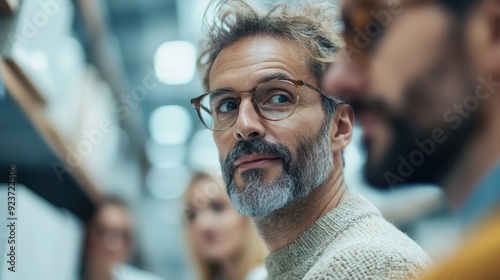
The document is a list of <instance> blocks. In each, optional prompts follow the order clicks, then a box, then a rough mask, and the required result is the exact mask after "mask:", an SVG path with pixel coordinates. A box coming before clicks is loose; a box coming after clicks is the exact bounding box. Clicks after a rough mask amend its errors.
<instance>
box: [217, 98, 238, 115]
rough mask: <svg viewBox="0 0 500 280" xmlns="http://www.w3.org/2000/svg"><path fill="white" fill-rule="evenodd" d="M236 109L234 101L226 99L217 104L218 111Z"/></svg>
mask: <svg viewBox="0 0 500 280" xmlns="http://www.w3.org/2000/svg"><path fill="white" fill-rule="evenodd" d="M237 109H238V104H236V102H235V101H226V102H223V103H221V104H220V105H219V112H220V113H227V112H229V111H232V110H237Z"/></svg>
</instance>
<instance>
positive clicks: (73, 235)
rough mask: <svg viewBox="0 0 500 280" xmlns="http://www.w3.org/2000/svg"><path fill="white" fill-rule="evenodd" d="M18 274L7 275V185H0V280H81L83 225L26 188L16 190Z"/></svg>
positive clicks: (19, 186)
mask: <svg viewBox="0 0 500 280" xmlns="http://www.w3.org/2000/svg"><path fill="white" fill-rule="evenodd" d="M16 200H17V201H16V213H15V214H16V216H17V221H16V235H15V237H16V272H15V273H13V272H11V271H8V266H9V264H7V253H8V252H7V249H8V246H9V247H10V245H9V244H7V239H8V237H9V232H8V230H9V229H8V228H7V226H6V224H8V220H7V214H8V211H7V206H8V205H7V185H6V184H0V279H2V280H34V279H37V280H72V279H77V278H78V272H79V265H80V254H81V244H82V240H83V225H82V224H81V223H80V220H79V219H78V218H76V216H74V215H73V214H72V213H70V212H68V211H66V210H64V209H59V208H56V207H54V206H53V205H51V204H50V203H48V202H47V201H45V200H44V199H43V198H41V197H40V196H38V195H37V194H35V193H33V192H32V191H31V190H30V189H28V188H26V187H25V186H23V185H17V186H16Z"/></svg>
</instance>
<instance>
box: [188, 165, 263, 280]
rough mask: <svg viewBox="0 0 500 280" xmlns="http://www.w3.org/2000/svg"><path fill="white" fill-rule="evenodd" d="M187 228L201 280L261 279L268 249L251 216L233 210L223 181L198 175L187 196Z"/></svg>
mask: <svg viewBox="0 0 500 280" xmlns="http://www.w3.org/2000/svg"><path fill="white" fill-rule="evenodd" d="M185 205H186V229H187V233H188V234H187V235H188V243H189V246H190V249H191V252H192V257H193V259H194V262H195V266H196V268H197V270H198V276H199V279H201V280H213V279H224V280H243V279H245V280H261V279H265V278H266V271H265V268H264V266H263V262H264V258H265V255H266V249H265V246H264V243H263V241H262V240H261V239H260V237H259V236H258V234H257V231H256V229H255V227H254V225H253V223H252V220H251V219H250V218H248V217H243V216H240V215H239V214H238V213H237V212H236V211H235V210H234V208H233V207H232V205H231V203H230V201H229V198H228V196H227V194H226V190H225V187H224V183H223V182H222V179H221V178H218V177H215V176H211V175H208V174H205V173H197V174H195V176H194V177H193V179H192V180H191V182H190V184H189V186H188V188H187V191H186V195H185Z"/></svg>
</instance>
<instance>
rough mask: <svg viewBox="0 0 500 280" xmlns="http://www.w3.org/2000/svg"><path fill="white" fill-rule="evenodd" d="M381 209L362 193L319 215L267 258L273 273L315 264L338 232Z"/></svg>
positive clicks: (267, 265) (268, 266) (267, 266)
mask: <svg viewBox="0 0 500 280" xmlns="http://www.w3.org/2000/svg"><path fill="white" fill-rule="evenodd" d="M372 215H378V216H381V214H380V212H379V211H378V210H377V209H376V208H375V206H373V205H372V204H371V203H369V202H368V201H367V200H365V199H364V198H362V197H361V196H353V197H351V198H349V199H348V200H346V201H345V202H344V203H342V204H340V205H339V206H338V207H336V208H335V209H333V210H331V211H330V212H328V213H326V214H325V215H323V216H322V217H321V218H319V219H318V220H317V221H316V222H315V223H314V224H313V225H312V226H311V227H310V228H309V229H307V230H306V231H305V232H304V233H302V234H301V235H300V236H299V238H297V239H296V240H295V241H293V242H292V243H291V244H289V245H288V246H286V247H285V248H283V249H281V250H279V251H277V252H274V253H272V254H270V255H269V256H268V257H267V258H266V268H267V270H268V272H269V275H270V276H272V275H280V274H282V273H284V272H287V271H290V270H292V269H294V268H296V267H304V266H308V269H307V270H309V268H310V267H312V265H314V263H315V262H316V261H317V260H318V258H319V256H320V255H321V253H322V252H323V251H324V250H325V249H326V247H327V245H328V244H330V243H331V242H332V241H333V240H334V239H335V238H336V237H337V235H338V234H339V233H340V232H342V231H344V230H345V229H347V228H349V227H350V226H351V225H353V224H354V223H355V222H356V221H357V220H359V219H360V218H364V217H367V216H372Z"/></svg>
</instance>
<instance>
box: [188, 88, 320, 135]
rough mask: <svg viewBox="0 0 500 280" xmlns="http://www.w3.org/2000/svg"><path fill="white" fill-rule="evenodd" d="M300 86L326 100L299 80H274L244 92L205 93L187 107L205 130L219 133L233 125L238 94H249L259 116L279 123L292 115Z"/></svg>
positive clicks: (218, 91) (237, 105) (239, 98)
mask: <svg viewBox="0 0 500 280" xmlns="http://www.w3.org/2000/svg"><path fill="white" fill-rule="evenodd" d="M303 86H306V87H308V88H310V89H313V90H315V91H317V92H318V93H320V94H321V95H323V96H325V97H328V96H327V95H326V94H325V93H324V92H323V91H322V90H320V89H318V88H316V87H315V86H313V85H311V84H309V83H306V82H304V81H302V80H293V79H283V78H278V79H272V80H270V81H266V82H262V83H259V84H257V85H256V86H255V87H253V88H252V89H251V90H246V91H238V92H235V91H231V90H225V89H221V90H213V91H209V92H207V93H205V94H203V95H201V96H200V97H198V98H193V99H191V104H192V105H193V107H194V108H195V109H196V111H197V112H198V116H199V117H200V120H201V122H202V123H203V125H204V126H205V127H206V128H208V129H210V130H213V131H221V130H226V129H228V128H230V127H232V126H233V125H234V124H235V123H236V119H237V118H238V112H239V106H240V103H241V97H240V94H241V93H244V92H248V93H250V94H251V96H252V103H253V106H254V108H255V110H256V111H257V112H258V113H259V115H260V116H262V117H263V118H265V119H267V120H270V121H279V120H283V119H286V118H288V117H290V116H291V115H292V114H293V112H294V111H295V109H296V108H297V105H298V104H299V101H300V93H301V90H302V87H303Z"/></svg>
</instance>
